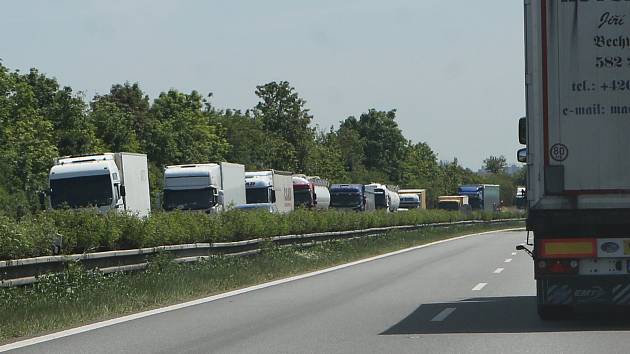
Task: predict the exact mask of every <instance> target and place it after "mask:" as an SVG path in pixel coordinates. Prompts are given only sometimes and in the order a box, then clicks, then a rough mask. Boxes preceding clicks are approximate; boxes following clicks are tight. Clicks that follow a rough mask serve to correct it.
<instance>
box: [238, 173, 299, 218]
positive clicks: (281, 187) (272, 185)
mask: <svg viewBox="0 0 630 354" xmlns="http://www.w3.org/2000/svg"><path fill="white" fill-rule="evenodd" d="M245 194H246V200H247V204H249V205H250V206H249V208H254V207H260V208H261V209H267V210H273V211H276V212H279V213H289V212H291V211H293V209H294V207H295V206H294V201H293V174H292V173H291V172H282V171H276V170H269V171H256V172H245ZM253 204H255V205H253Z"/></svg>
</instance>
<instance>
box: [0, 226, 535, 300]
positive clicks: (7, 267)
mask: <svg viewBox="0 0 630 354" xmlns="http://www.w3.org/2000/svg"><path fill="white" fill-rule="evenodd" d="M524 220H525V219H499V220H492V221H483V220H470V221H456V222H447V223H433V224H418V225H404V226H389V227H377V228H371V229H363V230H352V231H333V232H319V233H312V234H303V235H284V236H275V237H269V238H256V239H251V240H244V241H235V242H214V243H193V244H184V245H173V246H159V247H149V248H140V249H132V250H120V251H109V252H97V253H84V254H72V255H60V256H44V257H34V258H23V259H16V260H9V261H0V287H13V286H20V285H28V284H33V283H35V282H37V281H38V279H39V277H40V276H41V275H45V274H51V273H60V272H63V271H64V270H65V269H66V266H67V264H68V263H71V262H79V263H81V265H82V266H83V267H85V268H86V269H99V270H100V271H101V272H103V273H106V274H107V273H113V272H125V271H135V270H143V269H145V268H146V267H147V266H148V264H149V261H150V258H151V257H152V256H154V255H155V254H158V253H164V252H167V253H169V254H171V255H172V257H173V258H174V259H173V261H174V262H176V263H188V262H196V261H199V260H203V259H208V258H209V257H212V256H219V255H222V256H231V257H239V256H247V255H253V254H256V253H259V252H260V251H261V249H260V246H261V245H262V244H264V243H267V242H271V243H272V244H273V245H276V246H297V245H300V246H309V245H314V244H317V243H318V242H324V241H330V240H342V239H351V238H358V237H369V236H377V235H381V234H383V233H385V232H388V231H415V230H420V229H423V228H434V227H449V226H460V225H477V224H496V223H507V222H517V221H524Z"/></svg>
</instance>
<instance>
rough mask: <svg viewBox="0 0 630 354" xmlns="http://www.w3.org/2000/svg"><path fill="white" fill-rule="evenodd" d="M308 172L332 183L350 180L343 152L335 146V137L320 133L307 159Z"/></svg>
mask: <svg viewBox="0 0 630 354" xmlns="http://www.w3.org/2000/svg"><path fill="white" fill-rule="evenodd" d="M306 172H307V173H308V174H309V175H312V176H320V177H322V178H325V179H328V180H329V181H330V182H338V183H343V182H345V181H347V179H348V177H349V176H348V173H347V172H346V170H345V168H344V160H343V156H342V155H341V152H340V151H339V149H337V147H336V146H335V143H334V140H333V137H332V136H330V135H327V134H323V133H320V134H318V136H317V140H316V142H315V144H314V145H313V147H312V148H311V149H309V152H308V155H307V157H306Z"/></svg>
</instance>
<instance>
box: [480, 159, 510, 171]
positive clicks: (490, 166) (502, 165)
mask: <svg viewBox="0 0 630 354" xmlns="http://www.w3.org/2000/svg"><path fill="white" fill-rule="evenodd" d="M506 168H507V160H506V159H505V156H503V155H501V156H498V157H497V156H490V157H488V158H487V159H485V160H483V169H484V170H486V171H488V172H490V173H494V174H495V175H496V174H499V173H505V169H506Z"/></svg>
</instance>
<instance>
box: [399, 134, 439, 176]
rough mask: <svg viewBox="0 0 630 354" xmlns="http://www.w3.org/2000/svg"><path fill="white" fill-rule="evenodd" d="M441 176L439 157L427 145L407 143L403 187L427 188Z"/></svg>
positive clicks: (402, 171) (402, 167) (402, 170)
mask: <svg viewBox="0 0 630 354" xmlns="http://www.w3.org/2000/svg"><path fill="white" fill-rule="evenodd" d="M438 174H439V165H438V163H437V156H436V155H435V153H434V152H433V150H431V148H430V147H429V145H428V144H426V143H417V144H412V143H411V141H409V142H408V143H407V148H406V149H405V158H404V160H403V162H402V164H401V180H400V183H401V185H402V186H405V187H408V188H427V187H428V186H429V185H431V184H432V183H434V181H435V180H436V178H437V177H438Z"/></svg>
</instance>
